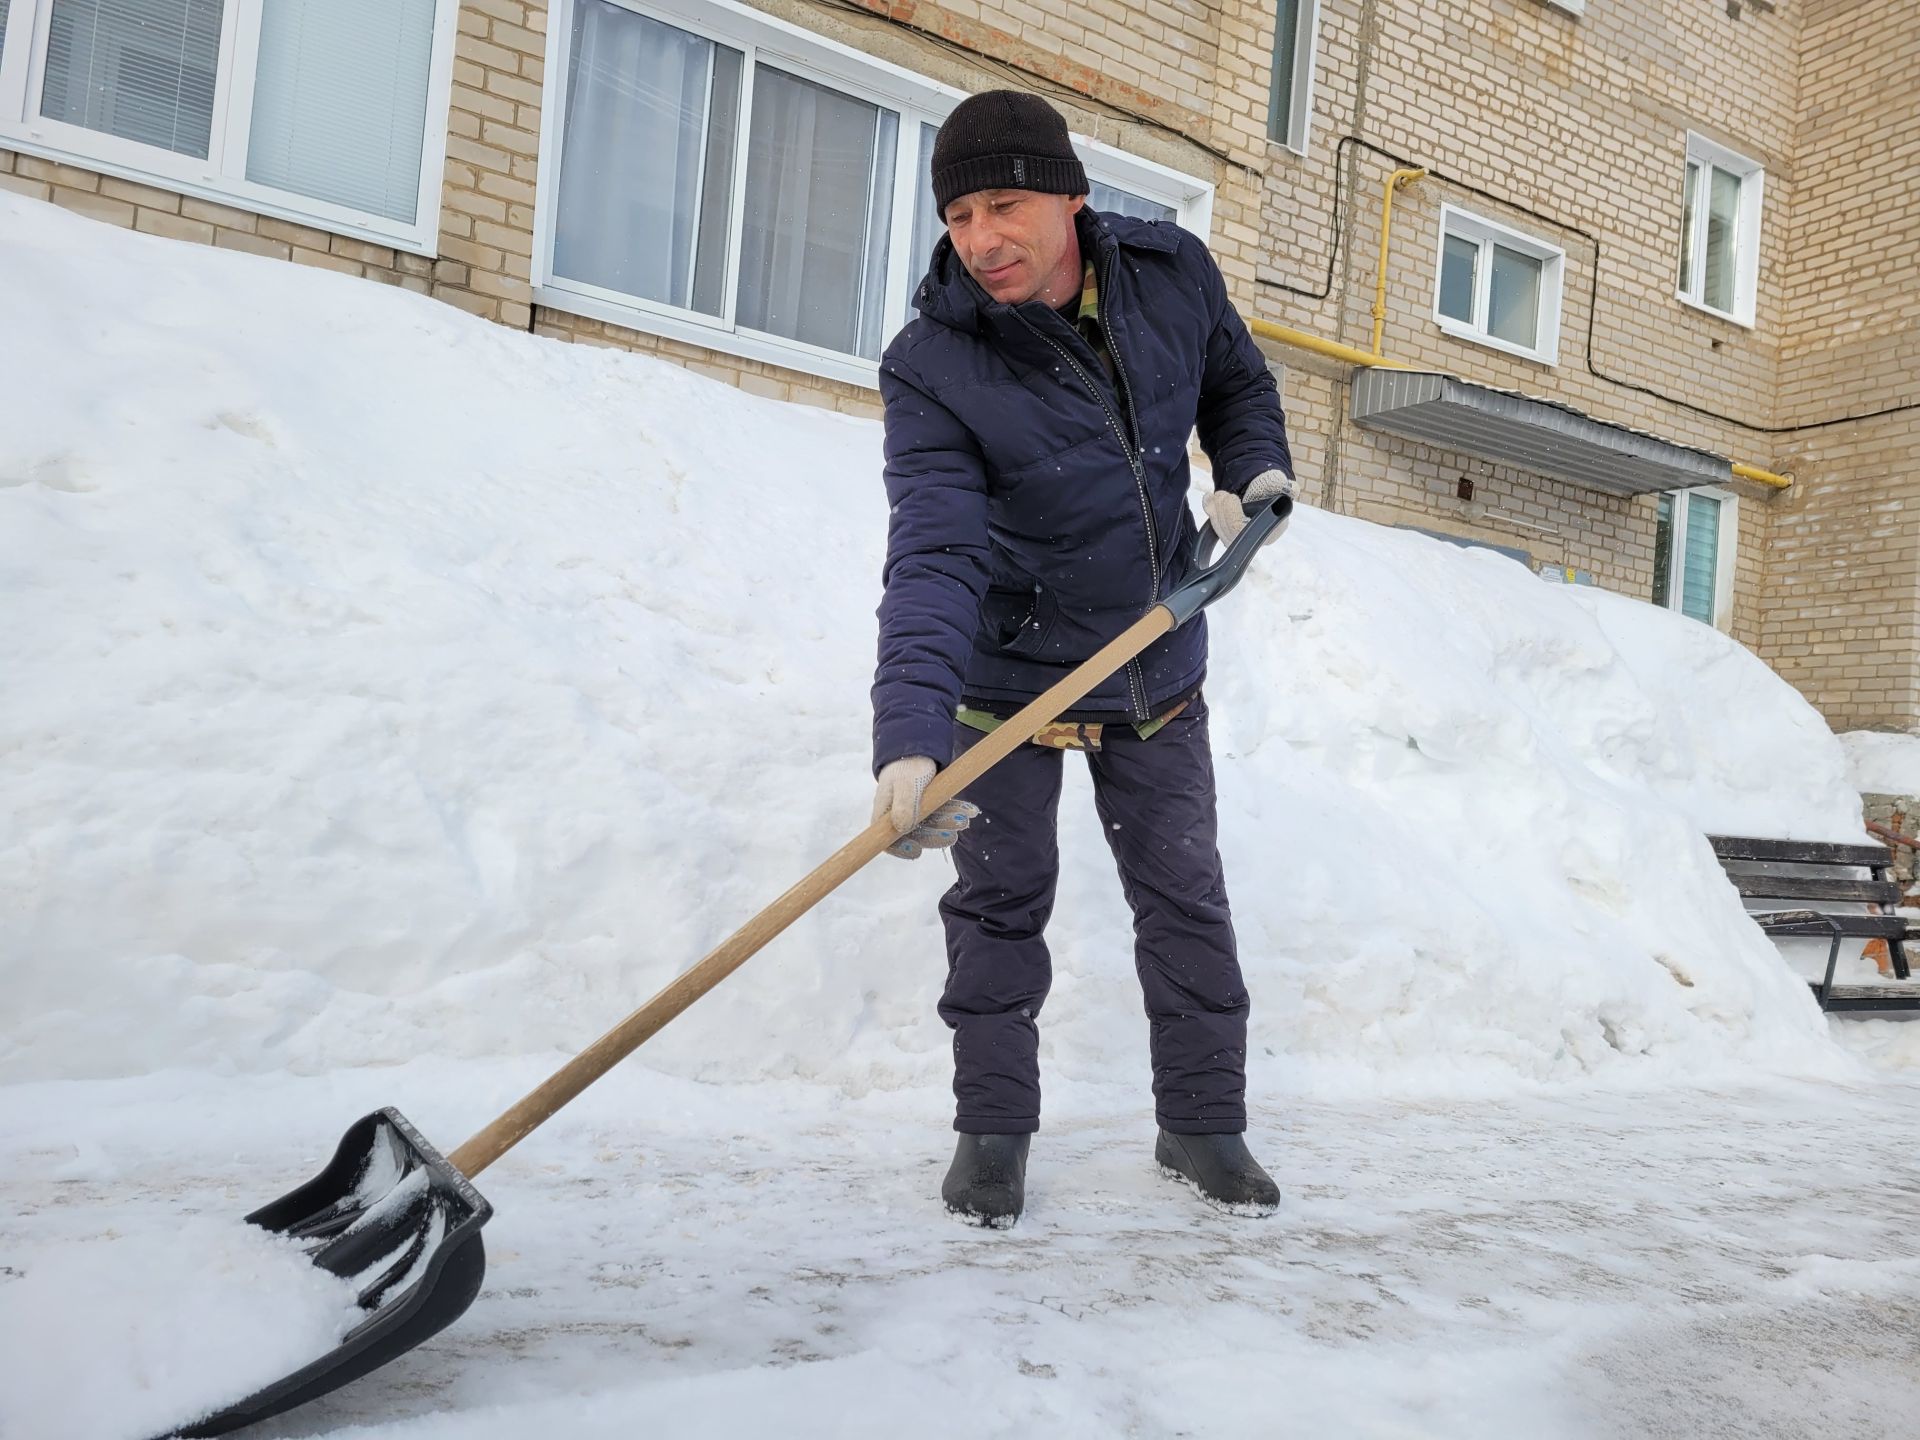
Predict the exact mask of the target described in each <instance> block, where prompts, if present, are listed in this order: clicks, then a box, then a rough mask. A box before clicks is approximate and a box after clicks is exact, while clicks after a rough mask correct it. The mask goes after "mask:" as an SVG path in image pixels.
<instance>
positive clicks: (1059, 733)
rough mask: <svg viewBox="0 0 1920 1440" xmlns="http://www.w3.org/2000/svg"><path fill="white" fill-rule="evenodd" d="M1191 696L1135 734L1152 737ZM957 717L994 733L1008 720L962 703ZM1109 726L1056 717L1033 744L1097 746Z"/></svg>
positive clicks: (1059, 747) (1055, 747) (1145, 722)
mask: <svg viewBox="0 0 1920 1440" xmlns="http://www.w3.org/2000/svg"><path fill="white" fill-rule="evenodd" d="M1192 703H1193V702H1192V701H1191V700H1182V701H1181V702H1180V703H1179V704H1178V705H1176V706H1174V707H1173V708H1172V709H1171V710H1169V711H1167V713H1166V714H1164V715H1156V716H1155V717H1154V718H1153V719H1151V720H1143V721H1141V722H1140V723H1139V724H1137V725H1134V726H1132V727H1131V728H1132V730H1133V732H1134V734H1136V735H1137V736H1139V737H1140V738H1141V739H1142V740H1148V739H1151V738H1152V737H1153V736H1154V735H1156V734H1158V733H1159V731H1160V729H1161V727H1162V726H1164V725H1165V724H1166V723H1167V722H1168V721H1169V720H1172V719H1174V718H1176V717H1177V716H1178V715H1179V714H1180V712H1181V711H1183V710H1185V709H1186V708H1187V706H1189V705H1191V704H1192ZM954 719H956V720H958V721H959V722H960V723H961V724H962V725H965V726H967V727H968V728H969V729H971V730H979V731H983V732H985V733H988V734H991V733H992V732H993V731H995V730H998V729H999V728H1000V727H1001V726H1002V725H1004V724H1005V723H1006V720H1005V717H1003V716H999V715H995V714H993V713H992V712H991V711H987V710H970V709H968V708H967V707H966V706H964V705H963V706H961V707H960V709H959V710H957V711H955V712H954ZM1106 728H1107V726H1106V722H1105V721H1098V720H1094V721H1088V720H1057V721H1055V722H1054V723H1053V724H1051V725H1042V726H1041V727H1040V729H1039V730H1038V731H1036V732H1035V733H1034V737H1033V739H1032V741H1031V742H1030V743H1031V744H1034V745H1044V746H1046V747H1047V748H1048V749H1049V750H1098V749H1099V748H1100V737H1101V734H1102V732H1103V731H1105V730H1106Z"/></svg>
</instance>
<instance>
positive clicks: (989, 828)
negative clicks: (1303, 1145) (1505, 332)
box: [940, 699, 1247, 1135]
mask: <svg viewBox="0 0 1920 1440" xmlns="http://www.w3.org/2000/svg"><path fill="white" fill-rule="evenodd" d="M958 733H959V738H958V741H957V744H956V749H957V750H964V749H966V748H967V747H968V746H969V745H971V744H972V743H973V742H974V741H977V740H979V739H980V738H981V737H980V732H979V731H977V730H971V729H968V728H967V727H965V726H960V727H958ZM1103 740H1104V744H1103V747H1102V748H1101V749H1100V750H1097V751H1086V752H1080V753H1084V754H1085V758H1086V761H1087V764H1088V767H1089V768H1090V769H1091V771H1092V774H1093V794H1094V805H1095V807H1096V809H1097V810H1098V812H1099V815H1100V820H1101V829H1102V831H1103V832H1104V833H1105V835H1106V837H1107V844H1108V846H1109V847H1111V849H1112V851H1113V858H1114V860H1115V862H1116V863H1117V865H1118V866H1119V870H1120V887H1121V889H1122V890H1123V891H1124V892H1125V894H1126V898H1127V904H1128V905H1129V906H1130V907H1131V908H1132V910H1133V934H1134V967H1135V969H1136V970H1137V971H1138V973H1139V976H1140V988H1141V991H1142V993H1143V995H1144V997H1145V1000H1146V1009H1147V1019H1148V1022H1149V1043H1150V1051H1151V1056H1152V1060H1153V1098H1154V1110H1155V1113H1156V1115H1157V1117H1158V1119H1159V1122H1160V1124H1161V1126H1162V1127H1163V1128H1165V1129H1167V1130H1171V1131H1173V1132H1175V1133H1176V1134H1185V1135H1198V1134H1209V1133H1238V1132H1240V1131H1242V1130H1245V1129H1246V1128H1247V1111H1246V1055H1247V990H1246V986H1245V985H1244V984H1243V983H1242V981H1241V979H1240V963H1239V960H1238V958H1237V956H1236V954H1235V950H1234V943H1233V922H1232V920H1231V918H1230V917H1229V915H1228V913H1227V890H1226V882H1225V878H1224V876H1223V875H1222V873H1221V867H1220V851H1219V848H1218V845H1217V844H1216V840H1215V830H1216V827H1215V819H1214V792H1213V755H1212V752H1211V750H1210V748H1209V746H1208V740H1207V713H1206V706H1205V704H1204V703H1203V702H1201V701H1200V700H1197V699H1196V700H1195V701H1194V703H1193V704H1191V705H1190V706H1188V707H1187V709H1186V710H1185V711H1184V712H1183V713H1182V714H1181V715H1179V716H1178V717H1177V718H1175V719H1174V720H1171V721H1169V722H1168V723H1167V724H1166V725H1165V726H1164V727H1162V728H1161V729H1160V731H1159V732H1158V733H1156V734H1155V735H1154V736H1152V737H1151V738H1150V739H1147V740H1142V739H1140V738H1139V737H1138V736H1137V735H1135V734H1134V733H1133V731H1132V730H1131V729H1130V728H1129V727H1127V726H1125V725H1110V726H1108V727H1107V728H1106V730H1105V731H1104V733H1103ZM1066 753H1067V752H1064V751H1060V750H1053V749H1046V748H1043V747H1041V746H1038V745H1022V746H1021V747H1020V748H1019V749H1018V750H1017V751H1015V752H1014V753H1013V754H1012V755H1009V756H1008V757H1007V758H1006V759H1005V760H1002V761H1001V762H1000V763H999V764H998V765H996V766H995V767H994V768H993V769H991V770H989V771H988V772H987V773H986V774H985V775H983V776H982V777H981V778H980V779H979V780H977V781H975V782H974V784H973V785H971V786H970V787H968V789H967V790H966V792H965V794H966V798H967V799H969V800H972V801H973V802H974V803H975V804H977V805H978V806H979V807H980V810H981V815H980V818H979V819H978V820H976V821H974V822H973V825H972V826H971V827H970V828H969V829H967V830H965V831H963V832H962V833H961V836H960V840H959V843H958V844H956V845H955V846H954V847H953V852H952V853H953V858H954V868H955V869H956V870H957V871H958V872H959V879H958V880H957V881H956V882H955V883H954V886H953V888H952V889H951V890H949V891H948V892H947V893H946V895H945V897H944V898H943V899H942V900H941V902H940V917H941V919H942V920H943V921H944V922H945V925H946V932H947V988H946V993H945V994H944V995H943V996H942V997H941V1000H940V1018H941V1019H943V1020H945V1021H946V1022H947V1024H948V1025H949V1026H951V1027H952V1029H953V1093H954V1098H955V1100H956V1101H957V1105H956V1113H955V1118H954V1122H953V1128H954V1129H955V1130H958V1131H961V1132H962V1133H965V1134H975V1135H1008V1134H1022V1133H1025V1132H1027V1131H1031V1130H1036V1129H1038V1128H1039V1125H1040V1062H1039V1039H1040V1034H1039V1027H1038V1025H1037V1023H1036V1022H1037V1020H1038V1017H1039V1014H1040V1007H1041V1005H1042V1004H1043V1003H1044V1002H1045V1001H1046V998H1047V989H1048V987H1049V985H1050V984H1051V982H1052V978H1053V968H1052V962H1051V960H1050V958H1049V956H1048V954H1047V942H1046V939H1045V932H1046V928H1047V918H1048V916H1049V915H1051V914H1052V912H1053V897H1054V889H1055V884H1056V882H1057V880H1058V879H1059V874H1060V851H1059V846H1058V843H1057V840H1056V835H1055V818H1056V816H1057V814H1058V811H1059V806H1060V780H1061V769H1060V767H1061V765H1062V763H1063V761H1064V759H1065V755H1066Z"/></svg>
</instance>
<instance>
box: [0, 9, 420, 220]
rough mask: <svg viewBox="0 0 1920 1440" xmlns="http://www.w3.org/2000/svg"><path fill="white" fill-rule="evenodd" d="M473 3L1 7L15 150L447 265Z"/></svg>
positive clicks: (3, 133) (5, 117)
mask: <svg viewBox="0 0 1920 1440" xmlns="http://www.w3.org/2000/svg"><path fill="white" fill-rule="evenodd" d="M457 9H458V4H457V0H10V3H8V0H0V143H3V144H5V145H6V146H8V147H9V148H11V149H15V150H21V151H25V152H26V153H28V154H33V155H41V156H45V157H47V158H50V159H55V160H62V161H67V162H69V163H73V164H77V165H81V166H84V167H86V168H88V169H93V170H99V171H103V172H105V173H107V174H112V175H119V176H123V177H125V178H128V179H132V180H138V181H141V182H143V183H145V184H149V185H155V186H159V187H161V188H165V189H171V190H176V191H179V192H181V193H183V194H188V195H194V196H198V197H202V198H206V199H215V200H221V201H225V202H227V203H229V204H233V205H236V206H239V207H240V208H243V209H248V210H256V211H259V212H261V213H263V214H270V215H278V216H283V217H286V218H289V219H295V220H299V221H302V222H304V223H307V224H311V225H315V226H318V227H320V228H322V229H328V230H334V231H337V232H339V233H342V234H348V235H354V236H358V237H361V238H365V239H370V240H376V241H380V242H383V243H387V244H393V245H398V246H399V247H401V248H403V249H409V250H413V251H416V252H418V253H421V254H431V253H432V251H433V248H434V241H435V238H436V232H437V230H438V210H439V191H440V178H441V171H442V166H443V161H444V157H445V153H446V145H445V126H444V117H445V114H446V107H447V93H448V76H449V73H450V69H451V56H452V48H453V23H454V18H455V12H456V11H457Z"/></svg>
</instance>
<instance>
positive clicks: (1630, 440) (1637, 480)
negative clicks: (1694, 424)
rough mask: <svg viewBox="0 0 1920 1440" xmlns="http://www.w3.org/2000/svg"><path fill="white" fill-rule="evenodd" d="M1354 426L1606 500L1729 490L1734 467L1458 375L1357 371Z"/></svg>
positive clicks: (1373, 369) (1688, 447)
mask: <svg viewBox="0 0 1920 1440" xmlns="http://www.w3.org/2000/svg"><path fill="white" fill-rule="evenodd" d="M1353 421H1354V424H1356V425H1359V426H1361V427H1363V428H1365V429H1368V430H1384V431H1386V432H1387V433H1388V434H1391V435H1399V436H1403V437H1404V438H1406V439H1408V440H1418V441H1420V442H1421V443H1423V444H1427V445H1433V446H1436V447H1438V448H1440V449H1442V450H1453V451H1458V452H1459V453H1461V454H1465V455H1473V456H1477V457H1478V458H1480V459H1482V460H1492V461H1495V462H1497V463H1499V464H1502V465H1513V466H1516V467H1518V468H1519V469H1522V470H1531V471H1533V472H1534V473H1535V474H1538V475H1545V476H1547V477H1549V478H1551V479H1554V480H1565V481H1567V482H1568V483H1570V484H1573V485H1582V486H1586V487H1588V488H1589V489H1594V490H1604V491H1606V492H1607V493H1608V494H1610V495H1645V494H1648V493H1651V492H1653V491H1658V490H1683V489H1686V488H1687V487H1689V486H1693V485H1715V484H1723V483H1725V481H1726V479H1727V476H1728V467H1729V462H1728V461H1727V460H1726V458H1725V457H1724V456H1720V455H1715V454H1713V453H1712V452H1711V451H1707V450H1696V449H1694V448H1693V447H1692V446H1691V445H1676V444H1674V442H1673V441H1671V440H1663V439H1662V438H1661V437H1660V436H1658V435H1649V434H1648V433H1647V432H1646V431H1644V430H1635V429H1633V428H1632V427H1631V426H1627V425H1615V424H1612V423H1610V422H1608V421H1605V420H1595V419H1594V418H1593V417H1592V416H1590V415H1583V414H1581V413H1580V411H1578V410H1575V409H1574V408H1573V407H1572V406H1570V405H1562V404H1560V403H1559V402H1558V401H1555V400H1538V399H1535V398H1533V397H1532V396H1528V395H1522V394H1519V393H1518V392H1516V391H1513V390H1496V389H1494V388H1493V387H1492V386H1490V385H1476V384H1474V383H1473V382H1472V381H1470V380H1462V379H1460V378H1459V377H1458V376H1455V375H1443V374H1439V373H1434V372H1427V371H1418V370H1388V369H1384V368H1381V367H1369V368H1366V369H1362V370H1359V371H1356V372H1355V374H1354V377H1353Z"/></svg>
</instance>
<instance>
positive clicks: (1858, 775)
mask: <svg viewBox="0 0 1920 1440" xmlns="http://www.w3.org/2000/svg"><path fill="white" fill-rule="evenodd" d="M1840 744H1841V746H1842V747H1843V748H1844V749H1845V751H1846V753H1847V773H1848V775H1849V776H1850V777H1851V779H1852V782H1853V787H1854V788H1855V789H1856V790H1858V791H1859V792H1860V793H1861V794H1862V795H1920V735H1892V734H1886V733H1883V732H1881V731H1878V730H1849V731H1848V732H1847V733H1846V734H1844V735H1842V736H1841V737H1840Z"/></svg>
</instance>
